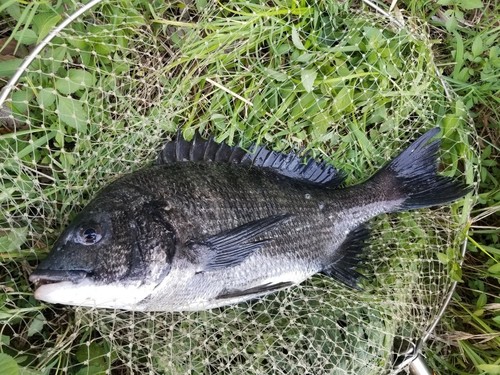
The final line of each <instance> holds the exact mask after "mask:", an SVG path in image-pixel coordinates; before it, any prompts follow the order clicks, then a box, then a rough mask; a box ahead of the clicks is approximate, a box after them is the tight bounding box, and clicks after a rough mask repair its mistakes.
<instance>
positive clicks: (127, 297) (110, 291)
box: [35, 280, 156, 310]
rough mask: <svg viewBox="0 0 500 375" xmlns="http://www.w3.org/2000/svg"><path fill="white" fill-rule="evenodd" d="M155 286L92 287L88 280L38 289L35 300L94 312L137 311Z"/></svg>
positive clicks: (48, 285)
mask: <svg viewBox="0 0 500 375" xmlns="http://www.w3.org/2000/svg"><path fill="white" fill-rule="evenodd" d="M155 286H156V285H155V284H133V283H130V284H124V283H111V284H103V285H100V284H96V283H95V282H93V281H92V280H83V281H81V282H79V283H73V282H71V281H61V282H56V283H50V284H43V285H40V286H39V287H38V288H37V289H36V291H35V298H36V299H38V300H41V301H44V302H48V303H60V304H63V305H73V306H85V307H96V308H111V309H126V310H141V308H140V307H139V306H138V305H139V302H140V301H142V300H144V299H145V298H146V297H148V296H149V295H150V294H151V292H152V291H153V289H154V288H155Z"/></svg>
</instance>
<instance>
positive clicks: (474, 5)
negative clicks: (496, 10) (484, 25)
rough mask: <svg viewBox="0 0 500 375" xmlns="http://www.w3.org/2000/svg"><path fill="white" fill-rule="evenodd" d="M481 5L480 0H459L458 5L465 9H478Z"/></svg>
mask: <svg viewBox="0 0 500 375" xmlns="http://www.w3.org/2000/svg"><path fill="white" fill-rule="evenodd" d="M483 6H484V5H483V2H482V1H481V0H460V7H461V8H462V9H465V10H471V9H479V8H482V7H483Z"/></svg>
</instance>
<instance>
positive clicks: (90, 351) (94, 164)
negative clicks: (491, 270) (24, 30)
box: [0, 0, 477, 374]
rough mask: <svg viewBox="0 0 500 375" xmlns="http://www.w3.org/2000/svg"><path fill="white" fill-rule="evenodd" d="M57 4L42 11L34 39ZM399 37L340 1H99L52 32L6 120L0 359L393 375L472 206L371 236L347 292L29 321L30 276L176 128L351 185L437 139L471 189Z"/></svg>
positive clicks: (438, 294)
mask: <svg viewBox="0 0 500 375" xmlns="http://www.w3.org/2000/svg"><path fill="white" fill-rule="evenodd" d="M68 4H72V3H70V2H69V1H68ZM68 4H65V3H63V4H62V5H60V6H61V9H53V8H47V9H44V8H43V6H41V7H40V10H39V12H38V13H37V15H35V18H34V19H33V24H32V26H30V28H31V30H33V31H34V32H35V33H36V34H39V35H40V34H42V30H46V29H47V28H45V29H44V25H45V23H44V22H45V21H43V20H44V19H50V15H53V14H54V13H51V12H55V11H59V12H62V11H63V10H65V11H66V12H68V13H71V11H73V10H74V8H71V7H69V8H68ZM76 8H78V6H77V7H76ZM37 16H38V18H36V17H37ZM400 20H401V22H403V23H404V26H402V27H400V26H398V24H397V22H394V21H393V20H391V19H389V18H387V17H385V16H382V15H380V14H378V13H376V12H374V11H372V10H371V9H370V8H368V7H366V6H364V5H362V4H359V3H348V2H345V3H340V2H336V1H317V2H316V1H310V2H306V1H279V0H275V1H268V2H265V3H264V2H260V1H245V2H236V1H220V2H216V1H204V0H197V1H190V0H184V1H179V2H173V3H168V2H163V1H155V2H152V3H149V2H147V1H141V0H121V1H118V0H110V1H103V2H102V3H101V4H99V5H98V6H96V7H95V8H93V9H92V10H91V11H88V12H86V13H84V14H83V16H81V17H79V18H78V19H77V20H75V21H74V22H72V23H71V24H70V25H69V26H68V27H67V28H65V29H64V30H63V31H62V32H60V33H58V35H57V36H56V37H55V38H54V39H52V40H51V41H50V43H49V44H48V45H47V46H46V47H45V48H44V49H43V50H42V52H41V53H40V54H38V55H37V56H36V59H35V60H34V61H33V63H31V64H30V66H29V68H28V69H26V70H25V72H24V74H23V75H22V77H21V79H20V80H19V82H18V83H17V84H16V86H15V88H14V89H13V90H12V91H11V92H10V93H9V95H8V97H7V100H6V102H5V103H4V107H3V109H4V112H5V111H7V112H8V113H10V117H9V118H7V119H4V120H3V122H2V127H1V131H0V208H1V211H0V247H1V252H0V254H1V261H2V268H1V269H2V276H1V278H2V280H1V282H2V284H1V285H2V289H3V294H2V296H1V297H0V298H1V299H0V302H1V304H2V305H0V306H1V308H0V318H1V319H2V322H3V325H2V329H1V332H0V334H1V341H0V351H1V352H4V353H6V354H8V355H10V356H12V357H14V358H15V359H16V361H17V362H18V364H19V365H20V366H23V367H26V368H30V369H37V370H42V371H48V372H55V373H59V372H61V373H70V374H74V373H77V374H97V373H104V372H106V373H117V374H122V373H123V374H125V373H151V374H157V373H158V374H240V373H246V374H270V373H275V374H322V373H335V374H386V373H387V372H388V371H390V369H392V368H393V366H394V363H395V362H396V363H397V362H398V360H397V357H399V356H400V355H402V354H404V353H405V351H407V350H408V349H410V348H411V347H412V345H413V344H416V343H418V340H419V339H421V338H422V337H424V336H425V335H426V333H427V332H428V330H429V328H430V327H431V325H432V323H433V322H434V321H435V320H436V318H437V317H438V315H439V311H440V309H441V307H442V306H443V303H444V301H445V298H446V296H447V295H448V293H449V290H450V286H451V285H452V277H453V276H457V273H458V272H459V267H458V262H459V260H460V253H461V245H462V242H463V240H464V238H465V230H466V224H467V218H468V214H469V212H470V209H471V206H472V204H471V202H470V201H466V202H465V204H464V205H463V206H462V205H460V204H454V205H452V206H448V207H443V208H439V209H432V210H419V211H415V212H410V213H402V214H397V215H389V216H384V217H381V218H379V219H377V220H376V221H375V222H374V224H373V230H372V239H371V242H370V249H369V251H368V260H367V262H366V264H365V265H364V266H363V269H364V271H363V273H364V274H365V275H367V277H368V280H367V281H366V283H365V284H366V285H365V289H364V291H362V292H358V291H351V290H348V289H346V288H344V287H342V286H339V285H338V284H337V283H336V282H335V281H333V280H331V279H329V278H327V277H325V276H319V275H318V276H315V277H313V278H312V279H310V280H308V281H307V282H305V283H303V284H301V285H300V286H298V287H294V288H291V289H289V290H287V291H284V292H280V293H277V294H273V295H270V296H268V297H266V298H263V299H261V300H257V301H252V302H250V303H245V304H240V305H237V306H231V307H225V308H219V309H214V310H211V311H204V312H197V313H131V312H123V311H115V312H113V311H112V310H93V309H86V308H71V307H56V306H46V305H41V304H39V303H38V302H36V301H35V300H34V299H33V297H32V291H31V289H30V286H29V285H28V282H27V276H28V275H29V273H30V272H31V271H32V269H33V267H34V266H35V265H36V263H37V262H36V260H38V259H39V257H41V256H43V255H45V254H46V252H47V251H48V250H49V248H50V246H51V244H52V243H53V242H54V240H55V238H56V237H57V235H58V234H59V233H60V231H61V229H62V228H63V227H64V225H66V224H67V223H68V222H69V220H70V219H71V217H73V216H74V215H75V214H76V213H77V212H78V211H79V210H80V209H81V208H82V207H83V206H84V205H85V203H86V202H88V200H89V199H90V198H91V197H92V196H93V195H94V194H95V193H96V192H97V191H98V189H99V188H101V187H102V186H104V185H105V184H107V183H109V182H110V181H111V180H113V179H114V178H115V177H116V176H118V175H121V174H123V173H126V172H130V171H133V170H136V169H138V168H140V167H142V166H144V165H146V164H148V163H149V162H151V161H152V160H153V159H154V158H155V157H156V154H157V152H158V151H159V150H160V149H161V147H162V145H163V143H164V142H165V140H166V139H167V138H169V137H170V136H171V135H172V134H173V133H174V132H175V131H176V129H178V128H179V127H181V128H182V129H183V131H184V133H185V135H186V136H191V135H192V134H194V132H195V130H198V131H200V132H201V133H202V134H203V135H209V134H215V135H216V136H217V140H219V141H226V142H229V143H235V142H243V143H245V144H248V143H249V142H258V143H265V144H268V145H271V146H273V147H274V148H275V149H277V150H289V149H305V150H309V151H311V152H312V153H313V154H314V155H316V156H318V157H321V158H323V159H325V160H327V161H328V162H331V163H332V164H334V165H335V166H337V167H339V168H341V169H343V170H345V171H346V172H347V174H348V176H349V177H348V181H347V182H348V184H352V183H355V182H359V181H361V180H363V179H364V178H366V177H368V176H369V175H370V174H371V173H373V172H374V171H375V170H377V168H379V167H380V166H381V165H383V164H384V163H385V162H386V161H387V160H389V159H390V158H391V157H393V156H394V154H395V153H397V151H398V150H401V149H402V148H404V147H405V146H407V145H408V144H409V142H410V141H411V140H414V139H416V138H417V137H418V135H420V134H422V133H423V132H424V131H425V130H427V129H429V128H431V127H434V126H436V125H439V126H441V128H442V129H443V142H442V154H441V160H442V162H443V163H442V165H443V168H444V169H443V173H445V174H447V175H450V176H457V177H458V178H460V179H462V180H466V181H467V182H468V183H473V181H474V180H475V176H476V174H477V168H476V167H475V166H474V165H473V164H472V163H471V160H472V159H473V156H474V152H475V150H476V148H477V144H476V141H475V138H474V134H472V131H473V130H472V128H471V127H469V125H468V123H467V121H466V120H467V116H466V113H465V110H464V107H463V105H462V103H461V102H460V101H459V100H456V99H454V100H453V99H452V100H450V99H448V98H447V95H446V90H445V88H444V87H443V84H442V82H441V80H440V78H439V76H438V75H437V74H436V69H435V65H434V62H433V56H432V53H431V46H430V42H429V39H428V35H427V28H426V26H425V25H424V24H421V23H419V22H417V21H416V20H412V19H407V18H400ZM13 24H15V22H13ZM403 357H404V356H402V357H401V358H403ZM401 358H399V360H401Z"/></svg>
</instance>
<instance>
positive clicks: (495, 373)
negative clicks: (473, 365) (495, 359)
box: [477, 363, 500, 375]
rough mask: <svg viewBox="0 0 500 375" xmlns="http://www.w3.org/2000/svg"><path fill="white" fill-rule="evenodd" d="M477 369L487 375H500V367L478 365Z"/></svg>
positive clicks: (484, 364)
mask: <svg viewBox="0 0 500 375" xmlns="http://www.w3.org/2000/svg"><path fill="white" fill-rule="evenodd" d="M477 367H478V368H479V369H480V370H481V371H484V374H487V375H500V365H493V364H486V363H483V364H481V365H477Z"/></svg>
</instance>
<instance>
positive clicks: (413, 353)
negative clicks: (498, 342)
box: [0, 0, 467, 373]
mask: <svg viewBox="0 0 500 375" xmlns="http://www.w3.org/2000/svg"><path fill="white" fill-rule="evenodd" d="M105 1H106V0H93V1H91V2H89V3H87V4H86V5H84V6H83V7H81V8H80V9H78V10H77V11H76V12H74V13H72V14H71V15H70V16H69V17H67V18H65V19H64V20H63V21H62V22H61V23H60V24H59V25H58V26H57V27H55V28H54V29H53V30H52V31H51V32H50V33H49V34H48V35H47V37H45V38H44V39H43V41H42V42H41V43H40V44H38V45H37V47H36V48H35V49H34V50H33V52H32V53H31V54H30V55H29V56H28V58H26V59H25V61H24V62H23V64H22V65H21V67H20V68H19V69H18V70H17V71H16V74H15V75H14V76H13V77H12V78H11V79H10V80H9V82H8V83H7V85H6V86H5V87H4V89H3V91H2V92H1V95H0V105H3V103H4V102H5V101H6V99H7V98H8V96H9V94H10V93H11V91H12V90H13V89H14V88H15V86H16V84H17V83H18V81H19V79H20V78H21V77H22V75H23V73H24V72H25V70H26V69H27V68H28V66H29V65H30V64H31V63H32V62H33V60H34V59H35V58H36V57H37V56H38V55H39V53H40V52H41V51H42V50H43V49H44V48H45V47H46V45H47V44H48V43H49V42H50V41H51V40H52V39H53V38H54V37H56V36H57V35H58V33H59V32H61V30H63V29H64V28H65V27H67V26H68V25H69V24H71V22H73V21H74V20H76V19H77V18H78V17H80V16H81V15H82V14H84V13H85V12H87V11H88V10H90V9H92V8H93V7H94V6H96V5H97V4H99V3H102V2H105ZM363 1H364V2H365V3H366V4H368V5H370V6H371V7H373V8H374V9H375V10H376V11H378V12H380V13H382V14H383V15H384V16H386V17H388V18H389V19H390V20H391V22H393V23H394V24H395V25H396V26H397V27H405V24H404V22H401V20H398V19H397V18H395V17H393V16H392V15H391V14H390V13H388V12H386V11H385V10H383V9H382V8H380V7H379V6H378V5H376V4H374V3H372V2H370V1H369V0H363ZM434 69H435V71H436V72H437V73H438V76H439V78H440V79H441V82H442V84H443V88H444V90H445V92H446V95H447V96H449V97H451V96H452V94H451V93H450V91H449V89H448V87H447V84H446V82H445V81H444V80H442V77H441V76H440V75H439V72H438V70H437V68H436V67H435V66H434ZM211 83H212V84H214V86H216V87H219V88H220V89H225V87H224V86H223V85H220V84H218V83H217V82H215V81H212V82H211ZM235 95H237V94H235ZM241 99H244V98H241ZM466 243H467V241H466V237H465V239H464V242H463V243H462V247H461V258H463V255H464V254H465V249H466ZM461 261H462V259H460V262H461ZM456 283H457V282H456V281H454V282H453V283H451V284H450V285H449V289H448V292H447V293H446V298H445V299H444V301H443V304H442V306H441V307H440V309H439V312H438V313H437V315H436V317H435V319H434V320H433V321H432V323H431V324H430V325H429V329H428V330H427V332H426V333H425V335H423V336H422V337H421V338H420V339H419V340H417V341H416V343H411V345H410V346H409V348H408V350H407V352H406V353H403V358H402V359H401V360H399V361H398V363H397V364H396V365H395V366H394V368H393V371H394V373H397V372H400V371H402V370H404V369H405V368H406V367H407V366H408V365H409V364H410V363H411V362H413V361H414V360H415V359H416V358H417V357H419V356H420V353H421V351H422V347H423V345H424V343H425V341H426V340H427V339H428V338H429V335H430V334H431V333H432V331H433V330H434V328H435V327H436V325H437V323H438V322H439V319H440V318H441V316H442V314H443V312H444V310H445V309H446V306H447V305H448V303H449V301H450V299H451V297H452V294H453V291H454V289H455V286H456Z"/></svg>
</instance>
